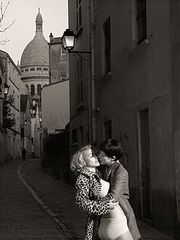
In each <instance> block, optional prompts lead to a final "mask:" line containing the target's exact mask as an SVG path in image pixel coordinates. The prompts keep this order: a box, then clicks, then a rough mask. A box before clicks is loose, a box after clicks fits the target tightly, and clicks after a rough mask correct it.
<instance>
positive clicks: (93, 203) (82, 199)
mask: <svg viewBox="0 0 180 240" xmlns="http://www.w3.org/2000/svg"><path fill="white" fill-rule="evenodd" d="M76 190H77V191H76V204H77V205H78V206H79V207H80V209H81V210H82V211H84V212H86V213H88V214H93V215H104V214H106V213H109V212H110V211H111V209H110V205H109V200H107V199H105V200H100V199H97V200H91V199H90V197H89V191H90V187H89V179H88V178H86V177H85V176H79V178H78V179H77V181H76Z"/></svg>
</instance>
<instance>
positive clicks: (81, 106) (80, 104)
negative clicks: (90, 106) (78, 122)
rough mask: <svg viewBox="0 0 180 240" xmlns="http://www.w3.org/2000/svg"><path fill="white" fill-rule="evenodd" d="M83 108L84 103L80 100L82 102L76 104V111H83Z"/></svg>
mask: <svg viewBox="0 0 180 240" xmlns="http://www.w3.org/2000/svg"><path fill="white" fill-rule="evenodd" d="M83 110H84V103H83V102H82V103H79V104H77V106H76V111H77V112H80V111H83Z"/></svg>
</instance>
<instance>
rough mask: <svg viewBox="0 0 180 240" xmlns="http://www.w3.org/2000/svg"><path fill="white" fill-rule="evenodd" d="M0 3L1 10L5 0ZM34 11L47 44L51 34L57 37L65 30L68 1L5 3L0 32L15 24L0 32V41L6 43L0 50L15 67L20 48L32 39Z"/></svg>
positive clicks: (24, 0)
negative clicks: (41, 24) (39, 16)
mask: <svg viewBox="0 0 180 240" xmlns="http://www.w3.org/2000/svg"><path fill="white" fill-rule="evenodd" d="M0 2H2V6H3V9H5V7H6V5H7V3H8V0H2V1H0ZM38 8H40V13H41V15H42V18H43V35H44V37H45V39H46V40H47V41H48V42H49V34H50V33H51V32H52V34H53V36H54V37H61V36H62V35H63V32H64V31H65V29H66V28H68V0H9V5H8V8H7V11H6V14H5V16H4V19H3V21H2V22H1V24H0V30H2V29H3V28H4V27H7V26H9V25H10V24H11V23H12V22H13V21H14V20H15V22H14V24H13V25H12V26H11V27H10V28H8V29H7V30H6V31H5V32H0V41H2V40H5V39H6V40H8V42H6V44H5V45H2V44H0V49H1V50H3V51H5V52H7V53H8V54H9V55H10V57H11V58H12V60H13V61H14V63H15V64H17V62H18V61H19V62H20V60H21V55H22V53H23V50H24V48H25V47H26V46H27V44H28V43H29V42H30V41H31V40H32V39H33V38H34V36H35V30H36V24H35V19H36V16H37V13H38Z"/></svg>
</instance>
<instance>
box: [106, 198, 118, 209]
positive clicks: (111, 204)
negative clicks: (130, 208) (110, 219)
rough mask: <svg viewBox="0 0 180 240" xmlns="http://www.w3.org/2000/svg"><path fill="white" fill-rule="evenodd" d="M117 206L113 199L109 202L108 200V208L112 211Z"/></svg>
mask: <svg viewBox="0 0 180 240" xmlns="http://www.w3.org/2000/svg"><path fill="white" fill-rule="evenodd" d="M117 205H118V202H117V201H116V200H115V199H111V200H109V203H108V207H109V208H110V209H113V208H114V207H115V206H117Z"/></svg>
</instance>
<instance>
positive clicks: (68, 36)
mask: <svg viewBox="0 0 180 240" xmlns="http://www.w3.org/2000/svg"><path fill="white" fill-rule="evenodd" d="M62 42H63V46H64V49H66V50H68V51H71V50H72V49H73V48H74V44H75V35H74V33H73V31H71V30H69V29H66V31H65V32H64V34H63V36H62Z"/></svg>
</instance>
